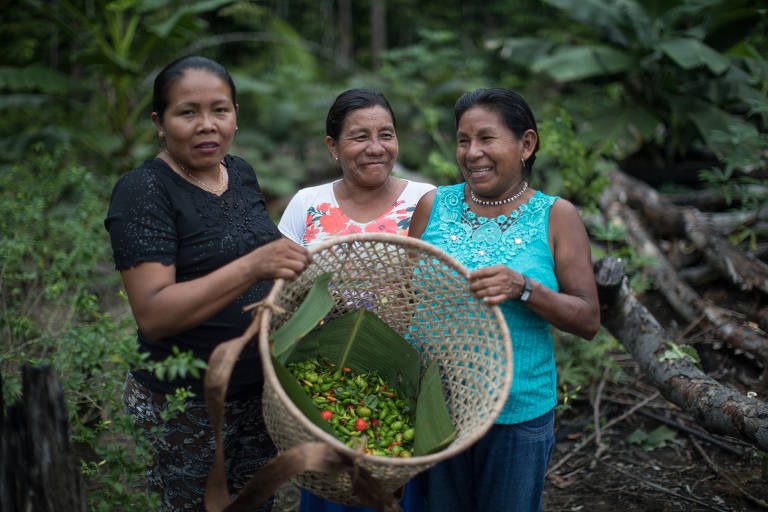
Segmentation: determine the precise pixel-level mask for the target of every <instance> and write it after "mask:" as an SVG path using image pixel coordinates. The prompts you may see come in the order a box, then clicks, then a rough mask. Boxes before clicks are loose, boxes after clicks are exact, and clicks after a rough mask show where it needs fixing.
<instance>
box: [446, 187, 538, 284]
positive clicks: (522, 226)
mask: <svg viewBox="0 0 768 512" xmlns="http://www.w3.org/2000/svg"><path fill="white" fill-rule="evenodd" d="M445 192H446V193H444V194H438V195H437V198H436V201H437V202H438V208H437V209H436V211H437V212H438V215H439V219H438V220H439V222H438V226H439V228H438V231H439V233H440V235H441V237H442V240H441V242H442V243H441V244H440V245H442V246H443V247H445V248H447V249H448V251H449V252H450V253H453V254H458V253H460V254H462V255H464V258H462V259H463V260H464V261H465V264H466V265H467V266H469V267H471V268H473V269H475V268H480V267H485V266H489V265H496V264H504V265H508V266H512V265H510V263H511V262H512V261H513V260H514V259H515V258H516V257H517V256H518V255H519V254H520V253H522V252H523V251H525V250H527V249H528V247H529V246H530V244H532V243H533V242H534V241H538V240H542V239H543V240H545V241H546V240H547V237H548V233H547V226H546V225H544V224H542V223H541V222H540V221H539V220H540V219H541V216H542V215H546V214H547V212H548V209H549V206H550V205H551V204H552V200H553V199H552V198H551V197H550V196H546V195H545V194H542V193H541V192H538V191H537V192H536V193H535V194H534V195H533V196H532V197H531V198H530V199H529V200H528V202H527V203H523V204H521V205H520V206H518V207H517V208H516V209H514V210H512V212H510V213H509V215H499V216H497V217H483V216H480V215H477V214H476V213H475V212H473V211H472V210H470V208H469V205H468V204H467V202H466V201H464V191H463V187H462V186H459V187H456V188H452V189H449V190H446V191H445ZM500 247H503V248H504V250H503V251H499V248H500ZM467 260H468V261H467Z"/></svg>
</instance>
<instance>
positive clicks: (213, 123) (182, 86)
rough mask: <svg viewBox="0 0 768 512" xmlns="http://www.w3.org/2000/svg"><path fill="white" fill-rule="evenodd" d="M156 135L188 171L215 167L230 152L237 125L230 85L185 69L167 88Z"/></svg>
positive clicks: (213, 77) (207, 72)
mask: <svg viewBox="0 0 768 512" xmlns="http://www.w3.org/2000/svg"><path fill="white" fill-rule="evenodd" d="M152 120H153V121H154V122H155V125H156V126H157V129H158V134H159V135H160V137H161V138H164V139H165V147H166V149H167V151H168V152H169V153H170V154H171V156H172V157H173V159H174V160H176V162H178V163H180V164H181V165H183V166H184V167H186V168H187V169H190V170H200V171H204V170H208V169H211V168H213V167H217V166H218V164H219V162H220V161H221V160H222V159H223V158H224V156H225V155H226V154H227V152H229V148H230V146H231V145H232V139H233V138H234V136H235V129H236V126H237V106H236V105H235V104H234V103H232V91H231V89H230V87H229V84H227V82H225V81H224V80H222V79H221V78H219V77H218V76H216V75H215V74H213V73H211V72H209V71H205V70H201V69H187V70H186V71H185V72H184V74H183V75H182V77H181V78H180V79H179V80H178V81H177V82H176V83H175V84H173V85H172V86H171V88H170V90H169V91H168V107H167V108H166V110H165V113H164V114H163V118H162V119H160V118H159V117H158V115H157V113H154V112H153V113H152Z"/></svg>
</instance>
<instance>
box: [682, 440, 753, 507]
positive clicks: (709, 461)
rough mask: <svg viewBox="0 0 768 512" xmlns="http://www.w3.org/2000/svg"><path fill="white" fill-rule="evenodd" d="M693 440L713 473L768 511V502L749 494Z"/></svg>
mask: <svg viewBox="0 0 768 512" xmlns="http://www.w3.org/2000/svg"><path fill="white" fill-rule="evenodd" d="M689 439H690V440H691V443H692V444H693V446H694V448H696V451H697V452H699V455H701V458H703V459H704V462H706V463H707V465H708V466H709V467H710V468H712V471H714V472H715V473H717V475H719V476H720V477H722V478H724V479H725V480H727V481H728V483H730V484H731V485H732V486H734V487H735V488H736V489H737V490H738V491H739V492H740V493H741V494H742V496H744V497H745V498H747V499H748V500H749V501H751V502H752V503H754V504H755V505H758V506H759V507H762V508H764V509H768V502H766V501H765V500H761V499H760V498H757V497H755V496H753V495H752V494H750V493H749V491H747V490H746V489H744V488H743V487H742V486H741V485H739V483H738V482H737V481H736V480H734V479H733V478H731V475H729V474H728V473H726V472H725V471H723V470H722V469H720V468H719V467H718V466H717V464H715V463H714V462H713V461H712V459H710V458H709V455H707V452H705V451H704V448H702V447H701V445H700V444H699V442H698V441H696V438H694V437H689Z"/></svg>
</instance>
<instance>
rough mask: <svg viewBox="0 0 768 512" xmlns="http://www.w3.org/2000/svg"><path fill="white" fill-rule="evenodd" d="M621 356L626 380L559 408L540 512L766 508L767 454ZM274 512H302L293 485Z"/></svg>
mask: <svg viewBox="0 0 768 512" xmlns="http://www.w3.org/2000/svg"><path fill="white" fill-rule="evenodd" d="M617 357H618V358H620V359H621V361H620V365H621V366H622V367H623V369H624V372H625V374H626V375H628V382H627V383H625V384H622V385H620V386H619V385H616V384H614V383H604V386H602V387H600V386H597V389H596V390H593V391H592V393H591V397H592V398H591V399H590V400H584V401H581V402H576V403H573V404H572V405H571V407H570V408H569V409H568V410H565V411H559V412H558V415H557V420H556V434H557V444H556V446H555V453H554V454H553V457H552V460H551V462H550V472H549V475H548V478H547V481H546V486H545V490H544V501H543V509H544V511H546V512H561V511H562V512H616V511H621V512H677V511H686V512H688V511H690V512H698V511H728V512H752V511H762V510H768V455H766V454H764V453H762V452H760V451H759V450H756V449H754V448H752V447H751V446H749V445H747V444H746V443H743V442H740V441H738V440H735V439H731V438H726V437H722V436H717V435H714V434H712V433H710V432H707V431H705V430H703V429H702V428H700V427H698V426H697V425H696V424H695V422H694V421H692V420H691V418H690V417H689V416H687V415H686V414H684V413H682V412H681V411H680V410H679V409H678V408H677V407H676V406H674V405H673V404H671V403H669V402H667V401H666V400H665V399H664V398H663V397H660V396H659V395H658V393H657V391H656V389H655V388H653V387H651V386H649V385H647V384H646V383H644V382H643V381H642V377H641V376H640V375H639V371H638V370H637V368H636V367H635V366H634V363H633V362H632V361H631V360H629V359H628V358H627V357H626V356H623V355H618V356H617ZM633 377H635V378H634V380H633ZM596 415H597V416H598V417H600V418H601V420H600V423H599V427H598V428H599V430H596V429H595V422H594V418H595V416H596ZM657 429H658V431H657ZM654 431H657V432H658V435H657V437H656V438H654V437H653V435H650V434H651V433H653V432H654ZM643 435H649V436H647V438H646V439H645V440H643V439H642V437H643ZM598 438H599V442H598ZM275 510H276V512H295V511H296V510H298V494H297V491H296V489H295V487H292V486H290V485H288V486H286V487H284V488H283V489H282V490H281V492H280V493H279V495H278V498H277V501H276V503H275ZM456 512H459V511H456Z"/></svg>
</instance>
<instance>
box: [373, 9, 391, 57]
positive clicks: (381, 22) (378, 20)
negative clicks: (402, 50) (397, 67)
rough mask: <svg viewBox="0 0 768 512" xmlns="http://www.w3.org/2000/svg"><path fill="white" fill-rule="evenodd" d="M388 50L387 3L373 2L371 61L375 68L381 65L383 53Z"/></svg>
mask: <svg viewBox="0 0 768 512" xmlns="http://www.w3.org/2000/svg"><path fill="white" fill-rule="evenodd" d="M386 48H387V1H386V0H371V60H372V62H373V68H374V69H377V68H378V67H379V66H380V65H381V53H382V52H383V51H384V50H386Z"/></svg>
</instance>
